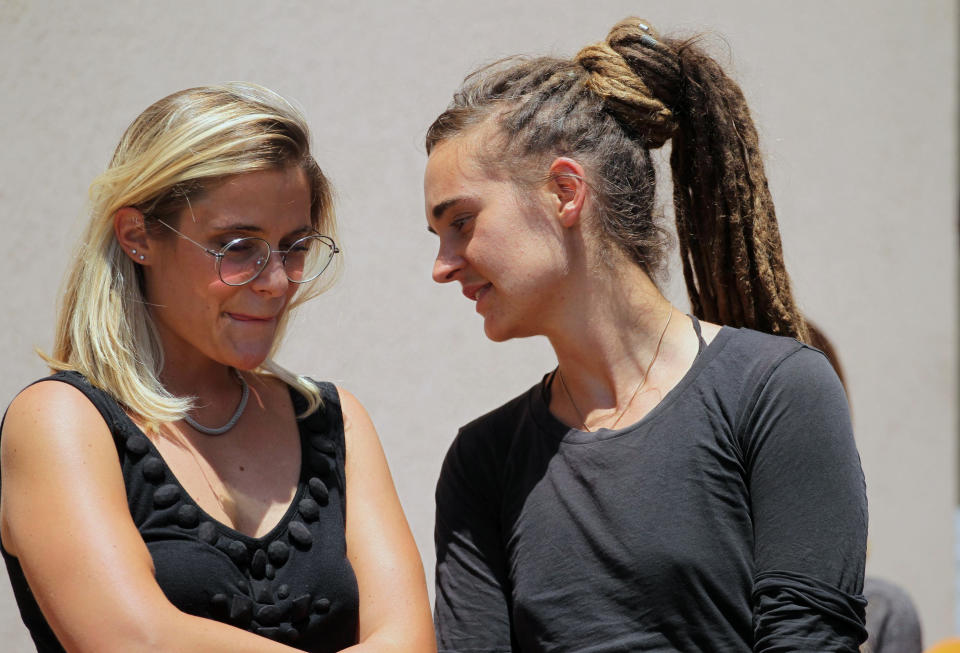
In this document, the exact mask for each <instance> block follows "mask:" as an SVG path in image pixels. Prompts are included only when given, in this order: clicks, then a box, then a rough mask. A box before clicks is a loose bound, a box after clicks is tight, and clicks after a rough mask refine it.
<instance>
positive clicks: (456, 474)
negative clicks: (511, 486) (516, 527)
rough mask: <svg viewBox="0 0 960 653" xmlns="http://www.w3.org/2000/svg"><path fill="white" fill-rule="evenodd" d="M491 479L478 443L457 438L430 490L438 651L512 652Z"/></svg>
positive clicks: (493, 469)
mask: <svg viewBox="0 0 960 653" xmlns="http://www.w3.org/2000/svg"><path fill="white" fill-rule="evenodd" d="M471 444H474V445H475V446H471ZM498 476H499V473H498V471H497V469H496V465H495V464H493V463H492V462H491V455H490V452H489V451H488V450H484V441H483V440H482V439H481V440H479V441H476V442H473V443H472V442H471V440H470V439H469V438H468V437H467V436H466V435H465V434H464V432H461V433H460V434H458V436H457V438H456V440H454V443H453V445H452V446H451V448H450V451H449V452H447V456H446V459H445V460H444V463H443V467H442V469H441V472H440V479H439V481H438V482H437V492H436V500H437V513H436V527H435V531H434V540H435V543H436V548H437V568H436V605H435V609H434V620H435V625H436V632H437V647H438V649H439V651H440V653H444V652H448V653H452V652H454V651H456V652H457V653H465V652H467V651H477V652H479V651H483V652H484V653H499V652H505V651H511V650H512V645H511V627H510V603H509V599H508V597H509V595H510V592H509V580H508V577H507V571H506V562H505V557H504V551H503V546H502V544H501V542H502V538H501V532H500V519H499V514H500V510H499V506H500V500H499V492H498V490H497V488H496V480H495V479H497V478H498Z"/></svg>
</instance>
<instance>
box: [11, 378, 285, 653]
mask: <svg viewBox="0 0 960 653" xmlns="http://www.w3.org/2000/svg"><path fill="white" fill-rule="evenodd" d="M0 474H2V487H3V494H2V497H0V535H2V538H3V545H4V547H5V548H6V549H7V551H8V552H10V553H11V554H12V555H14V556H16V557H17V558H18V559H19V561H20V564H21V566H22V567H23V571H24V574H25V575H26V578H27V581H28V583H29V584H30V589H31V590H32V591H33V594H34V596H35V597H36V599H37V603H38V604H39V606H40V609H41V610H42V611H43V614H44V616H45V617H46V619H47V621H48V622H49V623H50V626H51V628H52V629H53V632H54V633H55V634H56V636H57V638H58V639H59V640H60V642H61V644H62V645H63V647H64V648H65V649H66V650H67V651H70V652H71V653H73V652H81V653H85V652H87V651H90V652H95V653H112V652H114V651H117V652H125V653H126V652H130V651H178V652H179V651H209V652H216V651H223V652H231V653H234V652H246V651H249V652H251V653H252V652H254V651H256V652H257V653H284V652H292V651H294V650H295V649H292V648H290V647H287V646H284V645H281V644H278V643H276V642H273V641H271V640H268V639H266V638H263V637H260V636H258V635H254V634H253V633H249V632H247V631H244V630H240V629H238V628H234V627H233V626H230V625H227V624H223V623H220V622H217V621H213V620H209V619H203V618H200V617H195V616H192V615H188V614H186V613H183V612H181V611H180V610H178V609H177V608H176V607H175V606H174V605H173V604H171V603H170V602H169V601H168V600H167V598H166V596H164V594H163V591H162V590H161V589H160V586H159V585H158V584H157V582H156V580H155V579H154V575H153V562H152V559H151V557H150V554H149V552H148V550H147V547H146V545H145V544H144V542H143V539H142V538H141V537H140V533H139V532H138V531H137V529H136V526H135V525H134V523H133V520H132V519H131V517H130V512H129V508H128V506H127V498H126V489H125V487H124V482H123V476H122V473H121V469H120V465H119V464H118V461H117V451H116V448H115V446H114V443H113V439H112V436H111V434H110V431H109V429H108V428H107V425H106V424H105V423H104V421H103V418H102V417H101V416H100V414H99V412H98V411H97V409H96V408H95V407H94V406H93V405H92V404H91V403H90V402H89V401H88V400H87V399H86V398H85V397H84V396H83V394H82V393H80V391H78V390H76V389H75V388H73V387H71V386H69V385H67V384H64V383H60V382H57V381H45V382H42V383H38V384H36V385H33V386H31V387H29V388H27V389H26V390H24V391H23V392H22V393H21V394H20V395H19V396H18V397H17V398H16V399H15V400H14V401H13V403H12V404H11V405H10V409H9V410H8V412H7V417H6V422H5V424H4V427H3V438H2V440H0Z"/></svg>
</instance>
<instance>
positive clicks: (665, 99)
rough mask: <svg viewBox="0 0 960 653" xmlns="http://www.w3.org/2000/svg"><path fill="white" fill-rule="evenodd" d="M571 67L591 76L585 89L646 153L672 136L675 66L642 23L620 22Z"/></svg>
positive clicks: (669, 51)
mask: <svg viewBox="0 0 960 653" xmlns="http://www.w3.org/2000/svg"><path fill="white" fill-rule="evenodd" d="M574 61H576V62H577V63H579V64H580V65H581V66H583V67H584V68H585V69H586V70H587V71H588V72H589V73H590V77H589V79H588V80H587V82H586V86H587V88H589V89H590V90H591V91H593V92H594V93H595V94H596V95H598V96H599V97H600V98H602V99H603V101H604V105H605V106H606V107H607V109H609V110H610V112H611V113H613V115H614V116H616V117H617V119H618V120H619V121H620V122H621V123H623V124H624V126H626V127H627V128H629V129H630V130H631V131H633V132H634V133H636V134H637V135H638V136H640V137H641V138H642V139H643V140H644V142H645V143H646V145H647V147H652V148H656V147H660V146H661V145H663V144H664V143H665V142H666V141H667V140H669V139H670V137H671V136H672V135H673V133H674V131H676V128H677V123H676V119H675V117H674V112H673V109H671V106H672V105H673V104H674V102H675V100H676V97H677V93H676V89H677V87H678V86H679V78H680V72H679V64H678V62H677V59H676V55H675V54H674V53H673V50H672V49H671V48H670V47H669V46H668V45H666V44H664V43H662V42H661V41H660V37H659V35H658V34H657V33H656V32H655V31H654V30H653V28H651V27H650V25H649V24H648V23H647V21H645V20H642V19H640V18H626V19H624V20H622V21H620V22H619V23H617V24H616V25H614V26H613V29H611V30H610V33H609V34H608V35H607V40H606V41H605V42H603V43H596V44H594V45H588V46H587V47H585V48H583V49H582V50H580V52H578V53H577V56H576V57H574ZM671 91H672V92H671Z"/></svg>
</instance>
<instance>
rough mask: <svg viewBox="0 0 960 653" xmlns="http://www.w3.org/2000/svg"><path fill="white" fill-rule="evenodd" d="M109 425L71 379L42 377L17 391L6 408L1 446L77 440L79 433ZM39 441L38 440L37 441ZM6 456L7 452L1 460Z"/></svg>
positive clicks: (5, 448)
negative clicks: (71, 383)
mask: <svg viewBox="0 0 960 653" xmlns="http://www.w3.org/2000/svg"><path fill="white" fill-rule="evenodd" d="M107 430H108V429H107V425H106V423H105V422H104V421H103V417H101V415H100V411H98V410H97V408H96V406H94V405H93V404H92V403H91V402H90V400H89V399H87V397H86V396H84V394H83V393H82V392H81V391H80V390H78V389H77V388H75V387H73V386H72V385H70V384H68V383H62V382H60V381H40V382H39V383H35V384H33V385H31V386H29V387H27V388H25V389H24V390H23V391H21V392H20V394H18V395H17V396H16V397H15V398H14V400H13V401H12V402H11V403H10V407H9V408H8V409H7V416H6V418H5V420H4V424H3V438H2V439H0V447H2V451H3V453H4V454H6V453H7V452H8V451H9V448H10V447H11V446H13V445H24V444H28V443H29V442H35V441H36V440H38V439H39V440H43V439H47V438H51V439H58V438H68V439H69V440H70V441H71V442H75V441H76V440H77V434H80V435H81V436H83V434H90V435H94V437H96V435H95V434H98V433H106V432H107ZM38 444H39V443H38ZM4 460H7V456H6V455H2V456H0V461H4Z"/></svg>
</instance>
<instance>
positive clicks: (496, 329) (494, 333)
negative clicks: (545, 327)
mask: <svg viewBox="0 0 960 653" xmlns="http://www.w3.org/2000/svg"><path fill="white" fill-rule="evenodd" d="M483 332H484V334H485V335H486V336H487V338H488V339H489V340H492V341H493V342H506V341H507V340H513V339H514V338H526V337H529V336H533V335H537V334H536V333H533V332H528V330H527V329H522V328H519V327H518V326H517V325H515V324H514V325H511V324H503V323H502V322H501V323H500V324H498V323H497V321H496V320H494V319H491V318H487V319H485V320H484V321H483Z"/></svg>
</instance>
